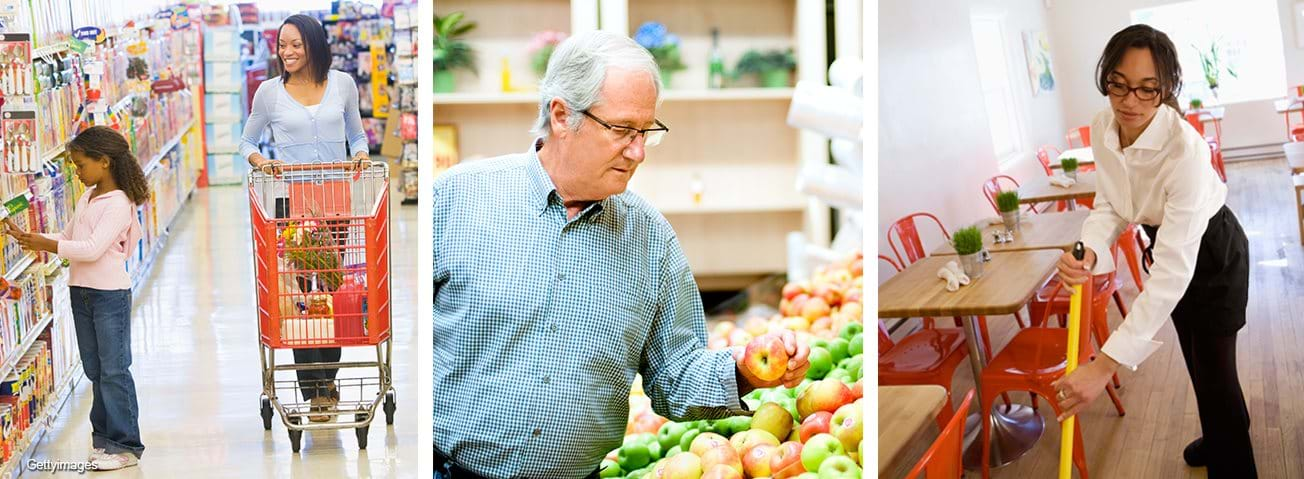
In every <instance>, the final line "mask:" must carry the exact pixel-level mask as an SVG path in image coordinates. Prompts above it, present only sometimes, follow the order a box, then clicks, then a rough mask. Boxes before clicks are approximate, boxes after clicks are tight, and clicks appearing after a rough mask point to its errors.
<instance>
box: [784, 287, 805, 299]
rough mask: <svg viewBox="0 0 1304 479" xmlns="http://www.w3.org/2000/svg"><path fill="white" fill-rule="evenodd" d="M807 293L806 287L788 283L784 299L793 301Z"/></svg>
mask: <svg viewBox="0 0 1304 479" xmlns="http://www.w3.org/2000/svg"><path fill="white" fill-rule="evenodd" d="M805 292H806V287H805V286H803V285H801V284H800V283H788V284H785V285H783V299H789V300H790V299H792V298H795V297H797V295H799V294H801V293H805Z"/></svg>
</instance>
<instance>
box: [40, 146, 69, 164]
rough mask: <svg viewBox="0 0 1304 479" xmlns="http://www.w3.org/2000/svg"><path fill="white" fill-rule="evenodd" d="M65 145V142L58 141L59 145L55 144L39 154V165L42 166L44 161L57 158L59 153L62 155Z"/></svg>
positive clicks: (47, 161)
mask: <svg viewBox="0 0 1304 479" xmlns="http://www.w3.org/2000/svg"><path fill="white" fill-rule="evenodd" d="M65 145H66V144H65V143H59V146H56V147H54V149H52V150H50V151H49V152H48V153H46V154H44V155H41V165H42V166H44V165H45V164H46V163H49V162H51V161H54V159H55V158H58V157H59V155H62V154H63V151H64V148H65Z"/></svg>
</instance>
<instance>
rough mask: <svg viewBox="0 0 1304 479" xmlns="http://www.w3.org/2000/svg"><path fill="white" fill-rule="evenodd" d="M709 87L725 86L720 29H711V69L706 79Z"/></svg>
mask: <svg viewBox="0 0 1304 479" xmlns="http://www.w3.org/2000/svg"><path fill="white" fill-rule="evenodd" d="M706 87H707V88H712V89H716V88H724V56H723V55H721V54H720V29H719V28H712V29H711V69H710V73H709V76H708V77H707V80H706Z"/></svg>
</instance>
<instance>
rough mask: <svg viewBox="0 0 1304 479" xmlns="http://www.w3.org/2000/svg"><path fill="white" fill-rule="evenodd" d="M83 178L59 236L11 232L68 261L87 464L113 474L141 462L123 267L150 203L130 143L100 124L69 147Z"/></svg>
mask: <svg viewBox="0 0 1304 479" xmlns="http://www.w3.org/2000/svg"><path fill="white" fill-rule="evenodd" d="M67 149H68V151H69V152H70V153H71V155H72V161H73V163H74V164H75V165H76V167H77V177H78V179H80V180H81V182H82V184H85V185H86V186H87V189H86V193H84V194H82V196H81V198H79V199H78V200H77V209H76V211H75V212H74V213H73V217H72V219H71V220H69V222H68V224H67V225H65V226H64V230H63V232H62V233H59V234H38V233H29V232H25V231H22V230H21V229H19V228H18V227H17V225H15V224H14V223H13V222H12V221H10V220H8V219H6V220H5V227H6V228H5V229H6V231H5V232H6V233H7V234H8V235H9V236H11V237H13V238H14V239H15V240H17V241H18V243H19V244H21V245H22V246H23V248H24V249H28V250H35V251H48V252H51V253H54V254H57V255H59V256H61V257H63V258H64V259H67V260H68V261H69V262H70V263H71V265H70V268H69V270H70V271H69V279H68V285H69V287H70V294H71V296H72V315H73V322H74V324H75V326H76V329H77V348H78V349H79V350H80V353H81V360H82V368H83V370H85V372H86V377H87V378H89V379H90V380H91V389H92V393H93V395H94V398H93V402H92V405H91V437H92V439H91V443H92V447H93V449H92V451H91V455H90V459H89V462H91V463H92V464H93V465H94V466H95V468H96V470H100V471H108V470H116V469H122V468H125V467H131V466H134V465H136V462H137V460H138V459H139V458H140V455H141V453H142V452H143V451H144V450H145V446H144V445H143V444H141V442H140V425H139V421H138V407H137V403H136V384H135V382H134V381H133V380H132V378H131V371H130V369H129V368H130V366H131V278H130V276H128V274H127V270H126V267H125V264H126V259H127V258H128V257H130V255H131V254H132V250H133V249H134V247H135V246H136V242H137V241H138V240H139V239H140V237H141V228H140V224H139V223H138V222H137V221H136V206H137V205H140V204H143V203H144V202H145V201H146V199H148V198H149V186H148V184H147V183H146V182H145V175H144V173H143V172H142V171H141V169H140V164H139V163H138V162H137V161H136V157H135V155H133V154H132V153H131V148H130V146H129V145H128V144H127V140H126V138H123V136H122V135H121V134H120V133H118V132H117V131H114V130H113V129H111V128H108V127H105V126H94V127H91V128H89V129H87V130H86V131H83V132H81V134H78V135H77V136H76V137H75V138H73V140H72V141H70V142H68V148H67Z"/></svg>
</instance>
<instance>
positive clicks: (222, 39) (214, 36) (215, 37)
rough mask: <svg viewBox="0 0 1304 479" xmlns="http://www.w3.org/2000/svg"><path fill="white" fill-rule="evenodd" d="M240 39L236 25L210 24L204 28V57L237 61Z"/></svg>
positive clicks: (238, 58) (206, 58)
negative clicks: (217, 25)
mask: <svg viewBox="0 0 1304 479" xmlns="http://www.w3.org/2000/svg"><path fill="white" fill-rule="evenodd" d="M241 42H242V40H241V39H240V31H239V30H237V29H236V27H232V26H221V27H214V26H210V27H208V28H205V29H204V59H205V60H209V61H212V60H229V61H239V60H240V50H241V48H242V46H241Z"/></svg>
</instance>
